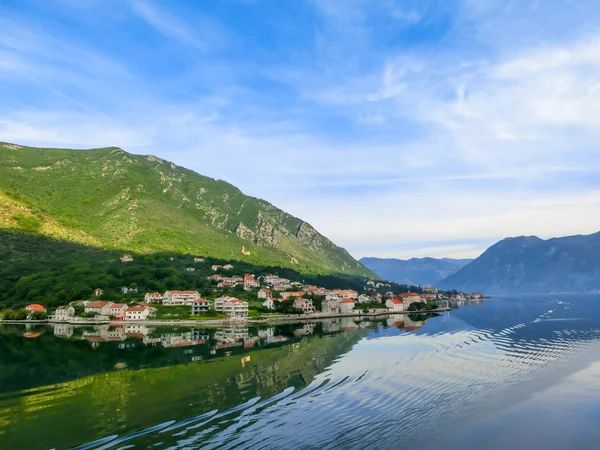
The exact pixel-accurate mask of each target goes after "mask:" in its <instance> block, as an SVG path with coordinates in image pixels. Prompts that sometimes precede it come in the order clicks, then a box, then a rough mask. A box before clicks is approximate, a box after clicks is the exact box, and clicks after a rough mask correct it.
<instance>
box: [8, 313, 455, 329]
mask: <svg viewBox="0 0 600 450" xmlns="http://www.w3.org/2000/svg"><path fill="white" fill-rule="evenodd" d="M447 311H450V308H438V309H433V310H428V311H387V310H386V311H382V312H371V313H360V314H356V313H353V314H329V313H317V314H310V315H298V316H273V317H265V318H261V319H247V318H246V319H217V320H190V319H181V320H177V319H175V320H173V319H153V320H102V321H99V320H95V321H91V320H49V319H46V320H0V324H10V325H14V324H24V325H31V324H34V325H36V324H37V325H48V324H64V325H82V326H94V325H155V326H160V325H167V326H177V325H179V326H197V327H202V326H219V325H237V324H249V325H260V324H269V323H273V322H276V323H286V322H298V321H300V322H304V321H311V320H320V319H336V318H342V317H354V318H357V319H360V320H363V319H369V318H375V317H379V316H391V315H397V314H429V313H432V314H439V313H444V312H447Z"/></svg>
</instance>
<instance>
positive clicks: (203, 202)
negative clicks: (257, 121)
mask: <svg viewBox="0 0 600 450" xmlns="http://www.w3.org/2000/svg"><path fill="white" fill-rule="evenodd" d="M0 228H2V229H8V230H19V231H22V232H27V233H32V234H37V235H43V236H47V237H52V238H55V239H59V240H62V241H68V242H73V243H79V244H84V245H86V246H88V247H94V248H97V249H105V250H111V251H119V252H124V251H128V252H135V253H137V254H145V255H150V254H153V253H175V254H187V255H196V256H206V257H210V258H213V259H214V258H218V259H222V260H239V259H243V260H244V261H245V262H247V263H249V264H252V265H254V266H278V267H287V268H290V269H293V270H294V271H296V272H298V273H302V274H312V275H315V274H323V275H324V274H343V275H349V276H362V277H365V276H366V277H375V275H374V274H373V273H372V272H371V271H369V270H368V269H367V268H366V267H364V266H363V265H362V264H360V263H359V262H357V261H356V260H354V259H353V258H352V257H351V256H350V255H349V254H348V253H347V252H346V251H345V250H344V249H342V248H340V247H337V246H336V245H335V244H333V243H332V242H331V241H329V240H328V239H327V238H325V237H324V236H322V235H320V234H319V233H318V232H317V231H316V230H315V229H314V228H312V227H311V226H310V225H309V224H307V223H306V222H303V221H302V220H300V219H297V218H295V217H292V216H290V215H289V214H287V213H285V212H283V211H281V210H279V209H277V208H275V207H274V206H273V205H271V204H269V203H267V202H265V201H263V200H259V199H256V198H252V197H249V196H246V195H244V194H243V193H242V192H240V191H239V190H238V189H237V188H235V187H234V186H232V185H230V184H228V183H226V182H223V181H216V180H213V179H211V178H207V177H204V176H201V175H198V174H197V173H195V172H192V171H190V170H187V169H184V168H180V167H177V166H175V165H174V164H172V163H169V162H167V161H163V160H161V159H159V158H156V157H153V156H137V155H132V154H129V153H126V152H124V151H123V150H121V149H118V148H114V147H113V148H104V149H95V150H87V151H82V150H64V149H40V148H31V147H22V146H17V145H9V144H2V143H0ZM242 246H245V248H246V250H247V251H249V252H250V255H242V253H241V249H242ZM296 262H297V263H296Z"/></svg>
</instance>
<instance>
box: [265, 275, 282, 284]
mask: <svg viewBox="0 0 600 450" xmlns="http://www.w3.org/2000/svg"><path fill="white" fill-rule="evenodd" d="M263 279H264V280H265V283H267V284H275V283H277V282H279V277H278V276H277V275H265V276H264V277H263Z"/></svg>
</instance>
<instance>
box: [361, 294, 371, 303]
mask: <svg viewBox="0 0 600 450" xmlns="http://www.w3.org/2000/svg"><path fill="white" fill-rule="evenodd" d="M372 301H373V299H372V298H371V297H369V296H368V295H367V294H360V295H359V296H358V303H371V302H372Z"/></svg>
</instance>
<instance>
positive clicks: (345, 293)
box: [336, 289, 358, 300]
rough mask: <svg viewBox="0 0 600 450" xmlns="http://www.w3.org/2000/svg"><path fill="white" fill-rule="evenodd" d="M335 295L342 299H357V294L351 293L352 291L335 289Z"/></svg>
mask: <svg viewBox="0 0 600 450" xmlns="http://www.w3.org/2000/svg"><path fill="white" fill-rule="evenodd" d="M336 290H337V291H338V292H337V294H338V295H339V296H340V297H342V298H351V299H353V300H356V299H357V298H358V292H356V291H353V290H352V289H336Z"/></svg>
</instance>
